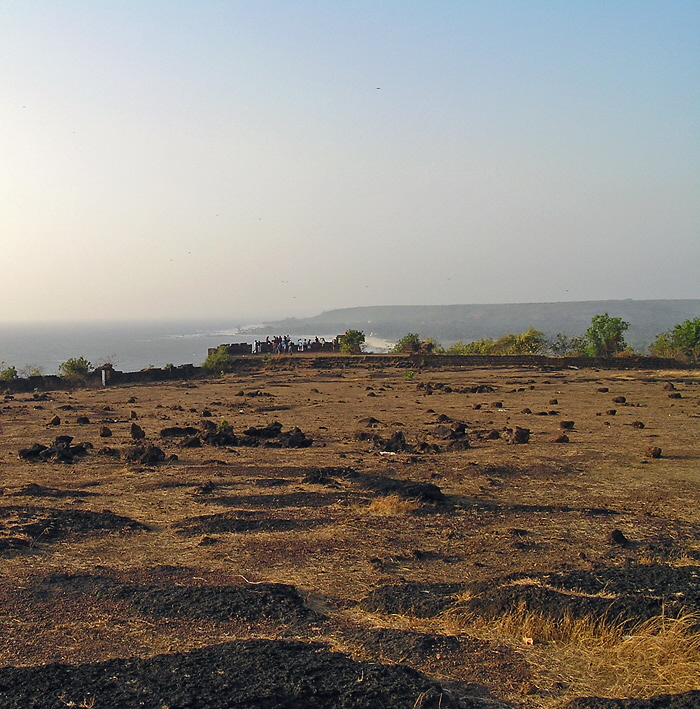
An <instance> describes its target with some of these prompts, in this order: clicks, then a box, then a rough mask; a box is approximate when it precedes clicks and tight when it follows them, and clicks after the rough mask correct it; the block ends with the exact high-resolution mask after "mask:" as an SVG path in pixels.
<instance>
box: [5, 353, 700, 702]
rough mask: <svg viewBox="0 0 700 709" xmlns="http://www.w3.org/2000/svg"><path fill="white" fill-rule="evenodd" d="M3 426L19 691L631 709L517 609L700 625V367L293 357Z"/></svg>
mask: <svg viewBox="0 0 700 709" xmlns="http://www.w3.org/2000/svg"><path fill="white" fill-rule="evenodd" d="M331 362H332V358H331V359H329V363H331ZM0 426H1V427H2V432H1V433H0V486H1V488H2V490H1V491H2V497H1V498H0V559H1V561H2V564H1V566H0V667H4V669H1V670H0V704H1V705H2V706H4V707H66V706H74V707H95V708H98V707H116V706H121V707H125V706H144V707H158V708H159V709H161V708H163V707H171V708H173V709H174V707H202V706H207V707H287V706H289V707H292V706H309V707H316V706H318V707H375V706H376V707H432V706H435V707H438V706H442V707H450V706H455V707H456V706H462V707H472V706H474V707H476V706H482V707H486V706H489V707H497V706H499V705H512V706H522V707H555V706H563V705H566V704H567V702H571V701H572V700H575V699H577V698H579V699H578V700H577V701H578V703H577V704H576V706H579V707H583V706H591V707H592V706H601V707H602V706H613V705H612V704H610V705H608V704H605V703H601V701H602V700H595V701H597V702H598V703H597V704H596V703H595V702H594V701H593V700H591V699H589V700H585V701H588V702H589V703H588V704H586V703H585V701H584V700H582V699H580V697H582V696H585V695H586V694H587V692H586V689H585V687H586V685H585V684H580V683H577V682H575V681H569V680H565V681H563V680H562V673H561V671H560V668H558V666H557V652H556V648H555V647H554V645H553V644H552V643H555V641H550V640H548V639H547V638H544V637H542V638H539V637H527V636H526V635H524V634H521V633H520V631H511V630H509V631H506V630H503V628H504V627H505V626H504V625H502V624H501V625H499V624H498V622H497V621H498V620H499V619H502V618H504V617H506V616H508V617H513V616H517V615H518V614H520V615H523V614H527V613H532V614H536V615H538V616H542V617H545V618H548V619H549V620H550V621H551V622H552V623H553V624H555V625H556V624H561V623H564V622H567V623H570V622H572V621H574V620H576V619H589V620H590V619H594V620H595V619H597V620H601V619H606V620H614V621H615V622H616V623H617V624H618V625H619V627H620V628H622V629H623V630H622V632H627V631H625V630H624V629H625V628H630V629H631V630H630V631H629V632H630V633H632V635H630V637H632V636H633V635H634V632H635V631H634V630H633V629H634V628H636V627H637V625H638V624H639V623H640V622H642V621H648V620H653V619H654V618H658V617H660V616H661V617H664V618H668V619H678V618H680V617H686V616H687V615H688V613H690V614H691V617H693V615H692V614H694V613H700V506H699V504H698V503H699V501H700V465H699V464H698V463H699V459H700V440H699V434H700V372H699V371H695V370H693V371H666V372H660V371H615V370H602V369H601V370H594V369H589V370H585V369H570V370H564V371H542V370H541V369H537V368H498V369H486V368H484V369H459V370H445V369H440V370H438V369H435V370H424V371H408V370H406V369H400V368H394V367H383V366H381V365H376V366H372V367H370V366H363V367H361V368H360V367H358V368H354V367H344V368H334V367H332V366H329V367H327V368H310V367H301V366H296V367H289V368H287V367H284V366H280V365H279V364H277V365H276V366H270V367H269V368H268V369H266V370H261V371H259V372H249V373H241V374H235V373H234V374H228V375H226V376H224V377H223V378H219V379H211V380H198V381H190V382H177V383H169V384H159V385H148V386H129V387H126V386H125V387H108V388H103V389H80V388H76V389H74V390H73V391H70V392H66V391H64V392H48V393H34V394H15V395H13V396H11V395H7V396H5V397H4V400H3V399H2V396H1V395H0ZM37 444H38V445H37ZM509 627H510V626H509ZM499 628H500V630H499ZM523 632H524V631H523ZM625 637H627V636H625ZM555 644H556V643H555ZM543 658H545V659H544V660H543ZM667 689H668V691H666V692H665V694H668V695H676V694H678V695H680V696H678V697H675V698H672V699H665V700H663V701H661V704H659V703H658V702H657V704H654V700H652V701H651V703H649V702H647V703H646V704H639V703H638V704H636V705H634V704H630V706H639V707H642V706H662V705H663V706H668V705H669V702H672V701H675V702H677V706H679V707H680V706H700V695H699V694H698V693H696V692H691V691H690V690H694V689H700V679H698V680H697V682H695V684H694V686H693V682H692V681H690V682H688V681H687V680H684V681H681V680H677V681H676V684H674V680H673V678H671V679H670V680H669V682H668V687H667ZM642 695H643V696H642ZM597 696H599V697H613V698H614V697H617V698H623V697H620V695H618V694H616V693H615V692H614V691H613V690H612V689H606V688H605V687H602V689H601V691H599V692H598V695H597ZM625 696H631V697H633V696H637V697H638V698H646V697H648V695H646V694H644V693H643V692H642V690H639V692H637V693H635V690H634V688H632V689H631V690H630V692H629V694H627V695H625ZM679 702H680V703H679ZM614 706H623V704H615V705H614Z"/></svg>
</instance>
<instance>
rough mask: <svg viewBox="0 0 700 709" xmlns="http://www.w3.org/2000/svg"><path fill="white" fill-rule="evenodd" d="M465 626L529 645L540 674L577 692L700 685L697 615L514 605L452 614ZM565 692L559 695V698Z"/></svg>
mask: <svg viewBox="0 0 700 709" xmlns="http://www.w3.org/2000/svg"><path fill="white" fill-rule="evenodd" d="M450 620H451V621H453V622H454V621H456V622H457V623H458V625H459V627H460V629H461V630H462V631H463V632H465V631H466V632H468V633H469V634H471V635H474V636H477V637H482V638H486V639H490V640H499V641H501V642H506V643H508V644H511V645H514V646H516V647H520V648H524V651H525V652H526V655H527V658H528V660H529V662H530V663H531V665H532V667H533V669H535V671H536V674H539V676H540V677H541V679H542V681H541V682H540V686H543V685H551V686H558V687H566V695H567V697H568V698H573V697H576V696H602V697H638V698H646V697H651V696H654V695H657V694H672V693H679V692H686V691H689V690H691V689H698V688H700V632H698V628H699V627H700V616H699V615H698V614H694V613H688V614H686V615H683V616H681V617H679V618H665V617H663V616H658V617H655V618H652V619H650V620H647V621H645V622H643V623H640V624H639V625H637V626H635V627H634V628H633V629H630V628H629V627H626V628H623V626H622V625H621V624H619V623H616V622H611V621H606V620H600V619H593V618H584V619H574V618H571V617H568V618H564V619H563V620H557V621H554V620H552V619H551V618H547V617H545V616H542V615H539V614H535V613H530V612H515V613H511V614H507V615H504V616H502V617H500V618H498V619H496V620H493V621H486V620H483V619H477V618H473V617H464V616H463V617H461V618H460V617H459V616H457V617H454V616H453V617H452V618H450ZM560 698H561V697H560Z"/></svg>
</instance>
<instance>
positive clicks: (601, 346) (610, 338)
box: [586, 313, 630, 358]
mask: <svg viewBox="0 0 700 709" xmlns="http://www.w3.org/2000/svg"><path fill="white" fill-rule="evenodd" d="M629 326H630V324H629V323H628V322H625V321H624V320H623V319H622V318H614V317H611V316H610V315H608V313H603V315H594V316H593V318H592V319H591V326H590V327H589V328H588V330H586V339H587V340H588V350H589V352H588V354H589V355H590V356H591V357H606V358H610V357H614V356H615V355H617V354H620V352H623V351H624V350H625V349H627V343H626V342H625V331H626V330H627V329H628V328H629Z"/></svg>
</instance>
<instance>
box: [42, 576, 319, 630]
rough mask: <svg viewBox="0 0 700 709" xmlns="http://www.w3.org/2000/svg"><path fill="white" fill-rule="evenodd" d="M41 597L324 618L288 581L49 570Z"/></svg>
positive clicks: (200, 615) (256, 618)
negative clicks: (185, 579)
mask: <svg viewBox="0 0 700 709" xmlns="http://www.w3.org/2000/svg"><path fill="white" fill-rule="evenodd" d="M32 595H33V597H34V598H36V599H37V600H41V601H46V600H53V599H55V598H57V597H60V596H62V595H90V596H92V597H95V598H98V599H99V600H102V601H112V602H115V601H120V602H124V603H126V604H127V605H128V606H129V607H130V608H131V609H132V610H133V611H135V612H137V613H140V614H143V615H149V616H153V617H155V618H190V619H195V620H214V621H223V622H225V621H230V620H236V621H241V620H242V621H246V622H260V621H266V620H267V621H273V622H275V623H276V624H286V625H295V624H299V623H305V622H314V621H319V620H321V619H322V616H320V615H319V614H318V613H316V612H315V611H313V610H311V609H310V608H308V607H307V606H306V605H305V603H304V599H303V598H302V596H301V595H300V594H299V592H298V591H297V590H296V588H294V586H290V585H288V584H275V583H258V584H251V585H245V586H242V585H224V586H220V585H216V586H214V585H212V586H210V585H201V586H186V585H183V584H178V583H173V582H170V583H155V584H139V583H128V582H123V581H119V580H116V579H113V578H111V577H108V576H100V575H92V574H51V575H49V576H47V577H45V578H44V579H43V580H42V581H41V582H40V583H39V584H38V585H36V586H35V587H34V588H33V590H32Z"/></svg>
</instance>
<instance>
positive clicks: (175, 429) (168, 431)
mask: <svg viewBox="0 0 700 709" xmlns="http://www.w3.org/2000/svg"><path fill="white" fill-rule="evenodd" d="M198 433H199V429H197V428H195V427H194V426H169V427H168V428H163V429H161V432H160V437H161V438H184V437H185V436H196V435H197V434H198Z"/></svg>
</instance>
